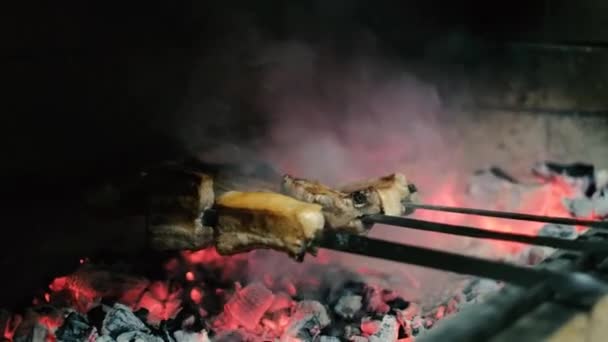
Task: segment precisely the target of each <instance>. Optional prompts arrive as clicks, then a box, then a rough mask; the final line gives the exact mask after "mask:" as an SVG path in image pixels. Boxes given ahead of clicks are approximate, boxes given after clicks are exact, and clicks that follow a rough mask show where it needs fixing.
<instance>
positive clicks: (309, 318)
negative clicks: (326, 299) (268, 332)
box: [280, 300, 331, 342]
mask: <svg viewBox="0 0 608 342" xmlns="http://www.w3.org/2000/svg"><path fill="white" fill-rule="evenodd" d="M330 323H331V320H330V318H329V315H328V313H327V309H326V308H325V306H324V305H323V304H321V303H319V302H317V301H313V300H304V301H301V302H299V303H298V304H297V305H296V307H295V309H294V312H293V314H292V315H291V317H290V319H289V323H288V324H287V327H286V328H285V331H284V333H283V335H282V336H281V339H280V340H281V341H285V342H288V341H293V339H299V340H301V341H312V340H313V338H314V337H316V336H318V335H319V334H320V333H321V330H322V329H323V328H325V327H327V326H328V325H329V324H330Z"/></svg>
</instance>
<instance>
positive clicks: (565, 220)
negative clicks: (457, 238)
mask: <svg viewBox="0 0 608 342" xmlns="http://www.w3.org/2000/svg"><path fill="white" fill-rule="evenodd" d="M407 206H408V207H410V208H414V209H424V210H433V211H443V212H449V213H457V214H466V215H477V216H487V217H496V218H504V219H509V220H519V221H534V222H544V223H553V224H566V225H573V226H586V227H590V228H596V229H608V222H602V221H593V220H581V219H574V218H570V217H551V216H541V215H531V214H522V213H510V212H502V211H495V210H485V209H471V208H457V207H448V206H443V205H430V204H414V203H408V204H407Z"/></svg>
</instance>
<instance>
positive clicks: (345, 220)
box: [282, 173, 416, 234]
mask: <svg viewBox="0 0 608 342" xmlns="http://www.w3.org/2000/svg"><path fill="white" fill-rule="evenodd" d="M282 191H283V193H285V194H287V195H289V196H292V197H294V198H297V199H299V200H301V201H305V202H309V203H316V204H319V205H321V206H322V207H323V213H324V214H325V219H326V222H327V226H328V228H331V229H344V230H348V231H350V232H354V233H358V234H363V233H365V232H367V231H368V230H369V229H370V228H371V224H369V223H364V222H362V221H361V218H362V217H364V216H366V215H372V214H387V215H395V216H401V215H403V214H406V206H405V204H407V203H408V202H412V201H415V192H416V189H415V187H414V186H413V185H412V184H410V183H408V182H407V179H406V177H405V176H404V175H403V174H400V173H395V174H392V175H389V176H386V177H380V178H374V179H369V180H365V181H361V182H356V183H352V184H348V185H345V186H343V187H341V188H340V189H338V190H334V189H331V188H329V187H328V186H326V185H323V184H321V183H319V182H317V181H310V180H306V179H298V178H294V177H292V176H289V175H286V176H284V178H283V184H282Z"/></svg>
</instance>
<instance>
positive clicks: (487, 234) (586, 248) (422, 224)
mask: <svg viewBox="0 0 608 342" xmlns="http://www.w3.org/2000/svg"><path fill="white" fill-rule="evenodd" d="M362 220H363V221H364V222H366V223H380V224H387V225H392V226H398V227H403V228H410V229H417V230H424V231H429V232H436V233H443V234H451V235H459V236H468V237H472V238H479V239H492V240H501V241H511V242H519V243H525V244H530V245H539V246H546V247H552V248H560V249H566V250H571V251H579V252H590V253H608V243H605V242H599V241H578V240H566V239H560V238H554V237H549V236H530V235H523V234H515V233H504V232H495V231H491V230H485V229H479V228H475V227H468V226H460V225H452V224H445V223H438V222H430V221H423V220H416V219H411V218H406V217H398V216H389V215H379V214H378V215H370V216H366V217H364V218H363V219H362Z"/></svg>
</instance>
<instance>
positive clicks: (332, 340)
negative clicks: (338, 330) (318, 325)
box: [318, 335, 340, 342]
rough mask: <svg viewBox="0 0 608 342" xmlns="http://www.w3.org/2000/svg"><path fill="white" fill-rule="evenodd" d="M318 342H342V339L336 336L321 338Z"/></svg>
mask: <svg viewBox="0 0 608 342" xmlns="http://www.w3.org/2000/svg"><path fill="white" fill-rule="evenodd" d="M318 342H340V339H339V338H337V337H334V336H325V335H323V336H320V337H319V341H318Z"/></svg>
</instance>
